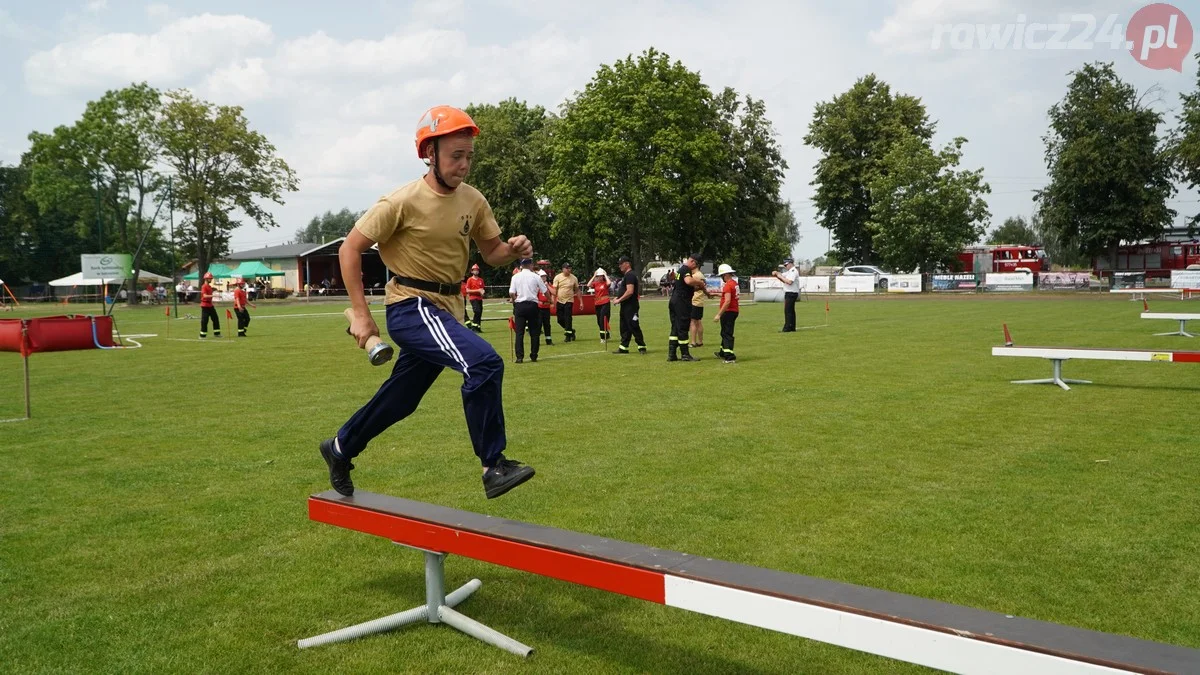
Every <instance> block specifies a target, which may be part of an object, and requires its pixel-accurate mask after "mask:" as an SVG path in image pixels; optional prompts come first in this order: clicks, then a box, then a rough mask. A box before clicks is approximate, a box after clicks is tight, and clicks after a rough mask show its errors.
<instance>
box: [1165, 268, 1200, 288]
mask: <svg viewBox="0 0 1200 675" xmlns="http://www.w3.org/2000/svg"><path fill="white" fill-rule="evenodd" d="M1171 288H1200V270H1171Z"/></svg>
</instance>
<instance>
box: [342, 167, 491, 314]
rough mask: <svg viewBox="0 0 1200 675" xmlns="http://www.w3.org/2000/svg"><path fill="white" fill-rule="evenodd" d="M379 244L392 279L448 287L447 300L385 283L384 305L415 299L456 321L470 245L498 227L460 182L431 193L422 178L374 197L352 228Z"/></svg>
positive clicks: (479, 196)
mask: <svg viewBox="0 0 1200 675" xmlns="http://www.w3.org/2000/svg"><path fill="white" fill-rule="evenodd" d="M354 227H356V228H357V229H358V231H359V232H361V233H362V234H363V235H364V236H366V237H367V238H368V239H370V240H371V241H374V242H376V243H377V244H379V257H380V258H382V259H383V263H384V264H385V265H387V267H388V269H389V270H391V271H392V273H393V274H398V275H400V276H404V277H410V278H412V279H422V280H424V281H436V282H439V283H443V284H451V285H453V286H454V289H455V293H454V294H453V295H440V294H438V293H429V292H426V291H418V290H417V289H415V288H409V287H408V286H400V285H399V284H397V283H396V282H395V280H389V281H388V284H387V294H386V296H385V298H384V304H387V305H390V304H392V303H396V302H400V301H401V300H407V299H409V298H416V297H421V298H425V299H426V300H428V301H430V302H432V303H434V304H436V305H437V306H438V307H441V308H442V309H444V310H446V311H447V312H450V315H451V316H453V317H455V318H456V319H457V318H460V317H461V316H462V313H463V299H462V295H461V294H460V293H459V291H458V289H459V284H460V282H461V281H462V273H463V270H465V269H466V268H467V260H468V258H469V257H470V253H471V240H472V239H474V240H475V244H476V245H478V244H479V242H482V241H487V240H489V239H494V238H496V237H499V236H500V226H499V225H497V224H496V217H495V216H494V215H492V207H491V206H489V205H488V203H487V199H485V198H484V196H483V194H481V193H480V192H479V190H476V189H475V188H473V187H471V186H470V185H467V184H466V183H462V184H461V185H459V186H458V189H456V190H455V191H454V192H452V193H450V194H448V195H443V194H439V193H437V192H435V191H434V189H433V188H431V187H429V184H428V183H426V182H425V179H424V178H418V179H417V180H414V181H412V182H411V183H408V184H407V185H404V186H403V187H401V188H399V189H398V190H396V191H395V192H393V193H391V194H390V195H387V196H386V197H382V198H380V200H379V201H377V202H375V205H374V206H372V207H371V208H370V209H369V210H368V211H367V212H366V213H364V214H363V216H362V218H359V219H358V222H357V223H355V224H354Z"/></svg>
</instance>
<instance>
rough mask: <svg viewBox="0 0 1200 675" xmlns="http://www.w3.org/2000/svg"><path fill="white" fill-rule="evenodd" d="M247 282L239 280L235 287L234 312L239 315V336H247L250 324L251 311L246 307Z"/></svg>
mask: <svg viewBox="0 0 1200 675" xmlns="http://www.w3.org/2000/svg"><path fill="white" fill-rule="evenodd" d="M246 302H247V300H246V282H245V281H244V280H239V281H238V282H237V287H236V288H234V289H233V313H234V314H236V315H237V330H238V332H237V334H238V337H246V328H247V327H248V326H249V325H250V312H249V311H248V310H247V309H246Z"/></svg>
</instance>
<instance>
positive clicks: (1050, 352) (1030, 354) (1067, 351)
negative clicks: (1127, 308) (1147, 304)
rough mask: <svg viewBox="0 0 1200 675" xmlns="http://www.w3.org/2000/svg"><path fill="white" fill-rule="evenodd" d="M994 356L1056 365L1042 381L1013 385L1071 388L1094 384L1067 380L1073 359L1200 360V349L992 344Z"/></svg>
mask: <svg viewBox="0 0 1200 675" xmlns="http://www.w3.org/2000/svg"><path fill="white" fill-rule="evenodd" d="M992 356H1018V357H1027V358H1035V359H1048V360H1050V361H1051V362H1052V363H1053V364H1054V375H1053V376H1052V377H1049V378H1046V379H1038V380H1014V381H1013V384H1057V385H1058V386H1060V387H1062V388H1063V389H1065V390H1067V391H1070V389H1071V388H1070V387H1068V386H1067V384H1068V383H1070V384H1091V381H1090V380H1066V379H1063V377H1062V363H1063V361H1068V360H1070V359H1081V360H1091V361H1160V362H1165V363H1200V352H1176V351H1163V350H1152V349H1090V348H1085V347H1016V346H1011V345H1006V346H1004V347H992Z"/></svg>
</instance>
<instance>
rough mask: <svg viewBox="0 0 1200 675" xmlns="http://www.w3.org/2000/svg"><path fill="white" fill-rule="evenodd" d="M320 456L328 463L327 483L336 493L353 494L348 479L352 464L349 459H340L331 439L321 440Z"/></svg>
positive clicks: (352, 485)
mask: <svg viewBox="0 0 1200 675" xmlns="http://www.w3.org/2000/svg"><path fill="white" fill-rule="evenodd" d="M321 457H322V458H324V459H325V463H326V464H328V465H329V484H330V485H332V486H333V489H334V490H337V492H338V494H340V495H345V496H346V497H350V496H352V495H353V494H354V483H353V482H352V481H351V480H350V470H351V469H353V468H354V465H353V464H351V463H350V461H349V460H346V459H340V458H339V457H338V456H337V455H336V454H335V453H334V450H333V439H332V438H326V439H325V440H323V441H321Z"/></svg>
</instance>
